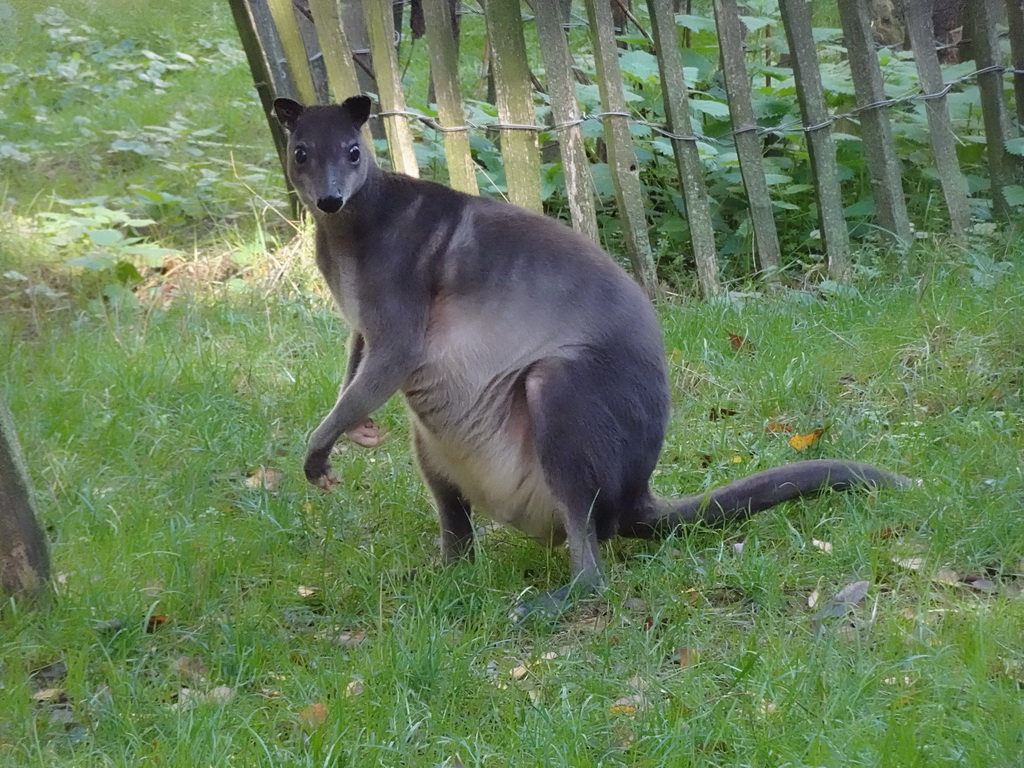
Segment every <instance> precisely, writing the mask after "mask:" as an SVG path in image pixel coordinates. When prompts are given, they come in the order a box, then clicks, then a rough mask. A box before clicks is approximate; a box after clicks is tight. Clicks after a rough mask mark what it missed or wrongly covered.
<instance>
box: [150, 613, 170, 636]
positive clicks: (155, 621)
mask: <svg viewBox="0 0 1024 768" xmlns="http://www.w3.org/2000/svg"><path fill="white" fill-rule="evenodd" d="M168 621H170V619H168V618H167V616H166V614H163V613H151V614H150V615H149V618H147V619H146V632H150V633H152V632H156V631H157V630H158V629H160V627H162V626H164V625H165V624H166V623H167V622H168Z"/></svg>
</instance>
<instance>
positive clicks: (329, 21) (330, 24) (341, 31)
mask: <svg viewBox="0 0 1024 768" xmlns="http://www.w3.org/2000/svg"><path fill="white" fill-rule="evenodd" d="M309 11H310V13H312V14H313V23H314V25H315V26H316V39H317V41H318V42H319V43H320V52H321V53H323V56H324V66H325V67H327V84H328V85H329V86H330V90H331V96H332V97H333V98H334V100H335V101H338V102H341V101H344V100H345V99H346V98H348V97H349V96H355V95H357V94H359V93H361V89H360V88H359V78H358V77H357V76H356V67H355V63H354V62H353V61H352V54H351V53H349V51H350V50H351V49H350V48H349V44H348V37H347V36H346V35H345V27H344V26H343V25H342V23H341V13H340V8H339V7H338V3H337V0H309Z"/></svg>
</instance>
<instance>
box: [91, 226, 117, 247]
mask: <svg viewBox="0 0 1024 768" xmlns="http://www.w3.org/2000/svg"><path fill="white" fill-rule="evenodd" d="M87 234H88V235H89V239H90V240H92V241H93V242H94V243H96V245H102V246H106V247H109V246H111V245H116V244H117V243H120V242H121V241H122V240H124V235H123V234H121V233H120V232H119V231H117V230H116V229H93V230H91V231H89V232H88V233H87Z"/></svg>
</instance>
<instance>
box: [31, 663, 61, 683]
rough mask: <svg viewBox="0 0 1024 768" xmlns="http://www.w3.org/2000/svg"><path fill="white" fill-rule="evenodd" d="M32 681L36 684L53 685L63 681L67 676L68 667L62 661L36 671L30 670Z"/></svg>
mask: <svg viewBox="0 0 1024 768" xmlns="http://www.w3.org/2000/svg"><path fill="white" fill-rule="evenodd" d="M31 674H32V679H33V680H35V681H36V682H37V683H53V682H57V681H58V680H63V679H64V678H65V677H67V675H68V665H67V664H65V663H64V662H63V661H55V662H53V663H52V664H46V665H44V666H42V667H39V668H38V669H34V670H32V673H31Z"/></svg>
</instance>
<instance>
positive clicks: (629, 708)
mask: <svg viewBox="0 0 1024 768" xmlns="http://www.w3.org/2000/svg"><path fill="white" fill-rule="evenodd" d="M646 706H647V697H646V696H645V695H644V694H643V693H633V694H631V695H629V696H623V697H622V698H616V699H615V700H614V702H613V703H612V705H611V707H609V708H608V712H609V713H611V714H612V715H632V714H634V713H635V712H638V711H639V710H642V709H643V708H644V707H646Z"/></svg>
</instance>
